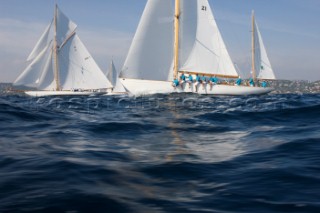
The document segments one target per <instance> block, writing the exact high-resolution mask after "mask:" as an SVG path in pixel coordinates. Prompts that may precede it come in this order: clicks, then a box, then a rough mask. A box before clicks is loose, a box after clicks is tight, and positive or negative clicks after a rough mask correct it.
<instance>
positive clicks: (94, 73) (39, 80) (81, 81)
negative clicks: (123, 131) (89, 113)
mask: <svg viewBox="0 0 320 213" xmlns="http://www.w3.org/2000/svg"><path fill="white" fill-rule="evenodd" d="M56 9H57V11H56V21H55V24H56V26H53V25H52V24H50V25H49V27H48V28H47V29H46V30H45V33H44V34H43V35H42V36H41V38H40V40H39V41H38V43H37V44H36V46H35V48H34V49H33V51H32V52H31V54H30V56H29V57H28V59H31V60H32V61H31V63H30V64H29V66H28V67H27V68H26V69H25V71H24V72H23V73H22V74H21V75H20V76H19V77H18V78H17V80H16V81H15V83H14V84H15V85H26V86H30V87H36V88H38V89H41V90H55V89H56V80H57V79H55V78H56V77H55V71H56V69H55V68H56V67H55V66H56V64H57V65H58V67H57V68H58V69H57V70H58V76H59V79H58V80H59V83H60V89H61V90H73V89H82V90H92V89H103V88H111V87H112V85H111V83H110V82H109V81H108V79H107V78H106V76H105V75H104V74H103V72H102V71H101V69H100V68H99V66H98V65H97V64H96V62H95V61H94V59H93V58H92V56H91V55H90V53H89V52H88V50H87V49H86V47H85V46H84V44H83V43H82V42H81V40H80V38H79V37H78V35H77V34H76V32H75V30H76V27H77V26H76V24H74V23H73V22H72V21H71V20H70V19H69V18H68V17H66V16H65V15H64V14H63V13H62V12H61V11H60V10H59V8H58V7H57V8H56ZM52 28H54V29H52ZM50 32H51V35H50ZM50 39H51V40H50ZM55 39H56V40H57V46H58V50H57V53H56V54H57V63H55V61H54V55H55V48H54V47H53V45H52V44H53V43H54V42H52V41H54V40H55ZM45 43H46V46H45V48H44V44H45ZM41 49H42V50H41Z"/></svg>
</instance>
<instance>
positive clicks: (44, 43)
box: [27, 22, 52, 61]
mask: <svg viewBox="0 0 320 213" xmlns="http://www.w3.org/2000/svg"><path fill="white" fill-rule="evenodd" d="M51 25H52V22H51V23H50V24H49V25H48V26H47V28H46V29H45V31H44V33H43V34H42V36H41V37H40V39H39V41H38V42H37V44H36V46H35V47H34V48H33V50H32V51H31V53H30V55H29V57H28V59H27V61H31V60H33V59H34V58H35V57H37V56H38V55H39V54H40V53H41V52H42V51H43V49H45V48H46V47H47V45H48V38H49V33H50V30H51Z"/></svg>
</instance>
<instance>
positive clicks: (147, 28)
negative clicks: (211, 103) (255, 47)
mask: <svg viewBox="0 0 320 213" xmlns="http://www.w3.org/2000/svg"><path fill="white" fill-rule="evenodd" d="M180 2H181V3H180V15H179V17H178V19H179V29H176V30H179V41H178V42H179V51H178V52H179V53H178V54H179V56H178V59H179V63H178V66H177V67H178V70H179V71H187V72H190V73H201V74H208V75H218V76H225V77H238V73H237V71H236V69H235V67H234V65H233V63H232V61H231V58H230V56H229V53H228V51H227V49H226V46H225V44H224V41H223V39H222V36H221V34H220V31H219V29H218V26H217V24H216V22H215V20H214V17H213V13H212V10H211V8H210V5H209V2H208V0H180ZM174 32H175V29H174V7H173V3H172V0H148V2H147V5H146V7H145V10H144V12H143V15H142V17H141V19H140V23H139V26H138V29H137V32H136V34H135V36H134V39H133V42H132V45H131V47H130V50H129V53H128V56H127V58H126V61H125V63H124V66H123V68H122V72H121V77H122V78H133V79H142V80H158V81H171V80H173V76H174V74H173V67H174V65H173V60H174V35H175V33H174Z"/></svg>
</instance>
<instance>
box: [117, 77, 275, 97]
mask: <svg viewBox="0 0 320 213" xmlns="http://www.w3.org/2000/svg"><path fill="white" fill-rule="evenodd" d="M120 81H121V83H122V84H123V86H124V87H125V88H126V89H127V90H128V91H129V92H130V93H131V94H132V95H149V94H168V93H198V94H209V95H239V96H241V95H262V94H267V93H269V92H271V91H273V88H270V87H266V88H264V87H250V86H236V85H224V84H217V85H212V86H211V85H210V84H205V85H202V84H196V83H192V84H190V85H189V84H188V83H184V84H183V85H182V86H181V85H180V86H178V87H173V86H172V82H170V81H150V80H137V79H125V78H123V79H120Z"/></svg>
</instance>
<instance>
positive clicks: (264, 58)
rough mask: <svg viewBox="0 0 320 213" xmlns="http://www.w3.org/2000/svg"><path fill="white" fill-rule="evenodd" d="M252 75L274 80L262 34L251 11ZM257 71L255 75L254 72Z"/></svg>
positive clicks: (261, 78)
mask: <svg viewBox="0 0 320 213" xmlns="http://www.w3.org/2000/svg"><path fill="white" fill-rule="evenodd" d="M252 71H253V72H252V75H253V78H254V79H258V80H275V79H276V77H275V74H274V71H273V69H272V66H271V63H270V60H269V57H268V55H267V51H266V48H265V45H264V43H263V40H262V36H261V33H260V30H259V27H258V24H257V22H256V19H255V16H254V11H252ZM257 72H258V73H259V74H258V76H257V77H256V73H257Z"/></svg>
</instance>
